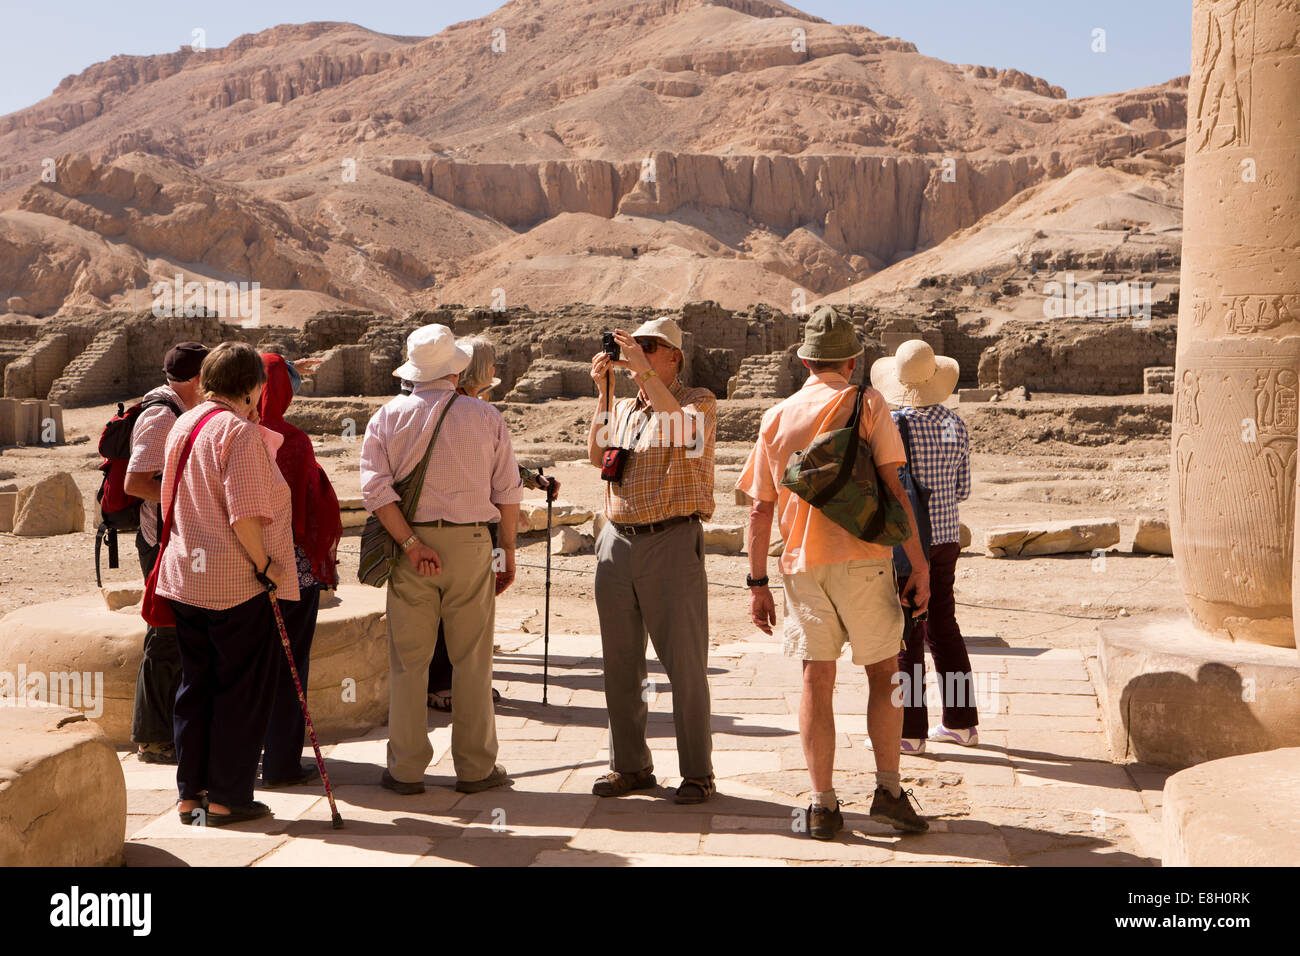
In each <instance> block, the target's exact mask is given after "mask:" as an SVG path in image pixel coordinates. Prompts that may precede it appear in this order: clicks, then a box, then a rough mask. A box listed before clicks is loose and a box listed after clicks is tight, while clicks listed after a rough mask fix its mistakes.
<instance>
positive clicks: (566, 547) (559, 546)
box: [551, 525, 596, 554]
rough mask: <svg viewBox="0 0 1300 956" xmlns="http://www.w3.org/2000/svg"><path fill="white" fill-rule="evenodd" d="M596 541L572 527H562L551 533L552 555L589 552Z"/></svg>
mask: <svg viewBox="0 0 1300 956" xmlns="http://www.w3.org/2000/svg"><path fill="white" fill-rule="evenodd" d="M595 541H596V539H595V538H593V537H592V536H591V535H589V534H582V533H581V532H579V531H575V530H574V529H573V528H571V527H567V526H564V525H561V526H560V527H558V528H555V529H554V530H553V531H552V533H551V553H552V554H581V553H582V552H584V551H589V550H590V549H591V547H592V545H593V544H594V543H595Z"/></svg>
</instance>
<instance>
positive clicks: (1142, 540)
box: [1133, 518, 1174, 554]
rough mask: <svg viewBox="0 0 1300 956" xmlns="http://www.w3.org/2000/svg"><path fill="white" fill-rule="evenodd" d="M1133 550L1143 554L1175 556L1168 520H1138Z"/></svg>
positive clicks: (1134, 533)
mask: <svg viewBox="0 0 1300 956" xmlns="http://www.w3.org/2000/svg"><path fill="white" fill-rule="evenodd" d="M1133 550H1134V551H1136V552H1138V553H1141V554H1173V553H1174V546H1173V544H1172V542H1171V541H1170V538H1169V521H1168V519H1167V518H1138V519H1137V525H1136V526H1135V528H1134V531H1133Z"/></svg>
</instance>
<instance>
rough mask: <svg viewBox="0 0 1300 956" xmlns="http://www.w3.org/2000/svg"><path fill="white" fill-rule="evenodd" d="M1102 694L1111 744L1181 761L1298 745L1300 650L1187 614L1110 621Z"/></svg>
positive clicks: (1102, 643) (1123, 751)
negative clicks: (1236, 634)
mask: <svg viewBox="0 0 1300 956" xmlns="http://www.w3.org/2000/svg"><path fill="white" fill-rule="evenodd" d="M1097 664H1098V671H1099V680H1098V682H1097V683H1098V687H1097V695H1098V698H1099V703H1100V704H1101V710H1102V719H1103V723H1104V724H1105V726H1106V733H1107V736H1108V737H1109V738H1110V744H1111V748H1112V750H1113V751H1114V752H1115V753H1116V754H1117V755H1119V756H1120V757H1121V758H1123V759H1127V760H1132V761H1137V762H1140V763H1147V764H1152V765H1154V766H1157V767H1169V768H1174V769H1181V768H1183V767H1190V766H1192V765H1194V764H1198V763H1203V762H1204V761H1207V760H1217V759H1219V758H1221V757H1230V756H1235V755H1237V754H1249V753H1256V752H1258V751H1261V750H1273V749H1275V748H1278V747H1300V659H1297V657H1296V652H1295V650H1294V649H1292V648H1285V647H1270V646H1267V645H1263V644H1254V643H1244V642H1235V643H1234V642H1231V641H1225V640H1222V639H1220V638H1216V637H1211V636H1209V635H1207V634H1205V633H1204V632H1202V631H1200V630H1198V629H1197V628H1196V626H1195V625H1194V624H1193V623H1192V619H1191V618H1190V617H1189V616H1187V615H1185V614H1169V615H1159V616H1150V617H1139V618H1132V619H1128V620H1119V621H1108V622H1107V623H1105V624H1103V625H1102V626H1101V633H1100V636H1099V637H1098V640H1097Z"/></svg>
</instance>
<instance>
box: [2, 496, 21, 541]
mask: <svg viewBox="0 0 1300 956" xmlns="http://www.w3.org/2000/svg"><path fill="white" fill-rule="evenodd" d="M17 504H18V492H16V491H0V531H13V530H14V511H15V509H16V506H17Z"/></svg>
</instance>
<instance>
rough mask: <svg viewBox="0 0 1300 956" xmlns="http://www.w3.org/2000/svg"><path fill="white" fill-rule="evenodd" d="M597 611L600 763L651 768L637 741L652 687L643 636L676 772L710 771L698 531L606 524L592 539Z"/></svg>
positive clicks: (689, 525)
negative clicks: (667, 715)
mask: <svg viewBox="0 0 1300 956" xmlns="http://www.w3.org/2000/svg"><path fill="white" fill-rule="evenodd" d="M596 610H597V613H598V614H599V615H600V643H601V648H602V649H603V651H604V657H605V706H606V708H607V709H608V711H609V766H610V769H611V770H617V771H620V772H623V773H634V772H636V771H638V770H644V769H646V768H648V767H650V766H651V765H652V760H651V756H650V747H649V745H648V744H647V743H646V719H647V717H648V714H649V705H648V703H647V701H648V700H649V697H650V693H651V692H652V691H653V688H652V686H651V683H650V682H649V681H648V680H647V678H646V657H645V653H646V632H647V631H649V636H650V640H651V641H652V642H654V648H655V653H656V654H658V655H659V660H660V662H662V663H663V665H664V670H665V671H667V672H668V681H669V683H670V684H671V685H672V695H673V726H674V728H675V729H676V732H677V759H678V769H679V770H680V771H681V774H682V776H683V777H709V776H711V775H712V773H713V740H712V737H711V734H710V726H709V724H710V721H711V718H712V713H711V706H710V701H709V679H708V674H707V667H708V658H709V593H708V579H707V578H706V577H705V573H704V528H703V526H702V525H701V524H700V523H699V522H698V521H689V522H683V523H682V524H678V525H674V526H673V527H671V528H668V529H666V530H664V531H657V532H654V533H652V534H638V535H630V536H626V537H625V536H624V535H622V534H619V532H618V531H617V530H615V528H614V526H613V525H612V524H606V525H605V527H604V528H603V529H602V530H601V532H600V539H599V540H598V541H597V542H596Z"/></svg>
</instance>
